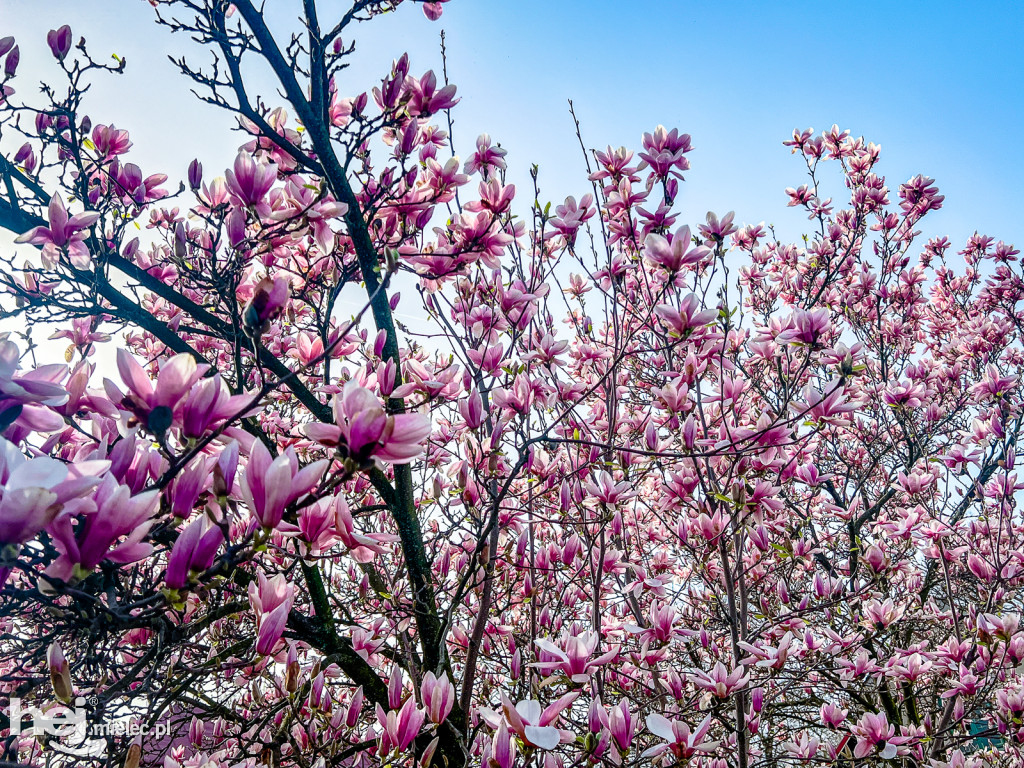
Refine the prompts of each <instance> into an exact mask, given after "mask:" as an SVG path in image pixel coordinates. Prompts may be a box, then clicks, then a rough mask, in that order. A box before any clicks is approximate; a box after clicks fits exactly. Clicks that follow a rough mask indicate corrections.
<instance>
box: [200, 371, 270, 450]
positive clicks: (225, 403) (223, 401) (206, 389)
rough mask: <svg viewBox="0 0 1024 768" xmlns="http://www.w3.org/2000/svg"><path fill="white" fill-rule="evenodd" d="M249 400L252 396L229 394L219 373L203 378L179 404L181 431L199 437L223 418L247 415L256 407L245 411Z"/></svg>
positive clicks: (218, 423) (214, 427) (213, 427)
mask: <svg viewBox="0 0 1024 768" xmlns="http://www.w3.org/2000/svg"><path fill="white" fill-rule="evenodd" d="M252 400H253V398H252V395H245V394H242V395H232V394H231V391H230V390H229V389H228V386H227V384H225V383H224V380H223V379H222V378H221V376H220V374H219V373H217V374H214V375H213V376H211V377H209V378H206V379H203V380H202V381H200V382H199V383H198V384H197V385H195V386H194V387H193V388H192V389H191V391H190V392H189V394H188V396H187V397H186V399H185V402H184V405H183V406H182V421H181V433H182V435H184V436H185V437H194V438H198V437H202V435H203V434H204V433H205V432H207V431H209V430H213V429H216V428H217V426H219V425H220V424H221V423H222V422H223V421H224V420H225V419H229V418H238V417H241V416H245V415H250V414H251V413H252V412H254V411H256V410H258V409H259V406H256V407H254V408H253V409H252V411H249V412H248V413H246V412H245V409H246V406H248V405H249V404H250V403H252Z"/></svg>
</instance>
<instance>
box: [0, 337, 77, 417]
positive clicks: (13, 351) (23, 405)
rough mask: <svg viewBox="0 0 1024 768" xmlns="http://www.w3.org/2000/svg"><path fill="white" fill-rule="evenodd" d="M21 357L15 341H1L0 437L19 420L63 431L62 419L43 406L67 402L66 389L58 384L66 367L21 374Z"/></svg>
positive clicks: (56, 366)
mask: <svg viewBox="0 0 1024 768" xmlns="http://www.w3.org/2000/svg"><path fill="white" fill-rule="evenodd" d="M19 357H20V355H19V352H18V346H17V345H16V344H15V343H14V342H13V341H7V340H6V339H4V340H2V341H0V434H2V433H3V432H5V431H6V430H7V428H8V427H10V426H11V424H13V423H14V422H15V421H19V420H23V421H26V422H27V423H28V426H30V427H31V428H32V429H36V430H40V431H50V429H60V428H61V427H62V426H63V424H64V422H63V420H62V419H60V417H57V416H56V415H55V414H53V413H52V412H51V411H50V410H49V408H45V407H43V406H59V405H63V404H64V403H66V402H67V400H68V392H67V390H66V389H65V388H64V387H62V386H61V385H60V384H58V383H57V381H59V380H60V379H62V378H63V377H64V376H65V375H66V374H67V370H68V369H67V366H66V365H44V366H40V367H39V368H36V369H35V370H33V371H29V372H28V373H23V374H19V373H18V361H19Z"/></svg>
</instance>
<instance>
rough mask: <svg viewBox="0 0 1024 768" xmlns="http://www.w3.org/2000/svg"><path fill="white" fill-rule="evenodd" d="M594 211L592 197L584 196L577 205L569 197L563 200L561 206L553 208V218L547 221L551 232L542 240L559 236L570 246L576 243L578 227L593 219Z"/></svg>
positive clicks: (574, 200)
mask: <svg viewBox="0 0 1024 768" xmlns="http://www.w3.org/2000/svg"><path fill="white" fill-rule="evenodd" d="M595 210H596V209H595V208H594V196H593V195H591V194H586V195H584V196H583V197H582V198H581V199H580V202H579V204H577V203H576V198H575V197H573V196H572V195H570V196H569V197H567V198H565V203H564V204H563V205H559V206H556V207H555V217H554V218H553V219H549V220H548V226H550V227H551V231H549V232H546V233H545V234H544V238H545V239H550V238H552V237H558V236H559V235H561V236H562V237H564V238H565V241H566V242H567V243H569V244H570V245H572V244H573V243H575V242H576V235H577V234H578V233H579V231H580V227H582V226H583V225H584V224H585V223H586V222H587V220H588V219H590V218H592V217H593V215H594V213H595Z"/></svg>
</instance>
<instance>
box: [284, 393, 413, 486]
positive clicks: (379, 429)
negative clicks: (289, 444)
mask: <svg viewBox="0 0 1024 768" xmlns="http://www.w3.org/2000/svg"><path fill="white" fill-rule="evenodd" d="M334 421H335V423H334V424H307V425H306V426H305V427H304V428H303V431H304V432H305V433H306V435H307V436H308V437H309V438H310V439H312V440H316V441H317V442H318V443H320V444H321V445H326V446H328V447H331V448H337V449H338V451H339V453H341V454H342V456H344V457H345V458H347V459H351V460H352V461H353V462H354V463H355V465H356V466H357V467H366V466H368V465H369V463H370V462H372V461H378V462H383V461H386V462H390V463H391V464H408V463H410V462H411V461H413V460H414V459H415V458H416V457H417V456H419V455H420V454H422V453H423V449H424V443H425V441H426V439H427V437H429V436H430V420H429V419H428V418H427V417H426V416H424V415H422V414H419V413H400V414H396V415H393V416H392V415H390V414H388V413H387V411H385V410H384V408H383V407H382V406H381V404H380V401H379V400H378V399H377V396H376V395H375V394H373V392H371V391H370V390H368V389H366V388H365V387H361V386H359V385H358V384H357V383H356V382H354V381H350V382H348V384H346V385H345V389H344V390H343V391H342V393H341V394H340V395H335V396H334Z"/></svg>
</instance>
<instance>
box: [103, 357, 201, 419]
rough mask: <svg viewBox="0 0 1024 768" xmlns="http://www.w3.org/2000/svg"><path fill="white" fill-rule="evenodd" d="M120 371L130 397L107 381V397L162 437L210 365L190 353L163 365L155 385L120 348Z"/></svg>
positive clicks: (104, 383) (118, 363)
mask: <svg viewBox="0 0 1024 768" xmlns="http://www.w3.org/2000/svg"><path fill="white" fill-rule="evenodd" d="M117 369H118V371H119V372H120V374H121V380H122V381H123V382H124V383H125V385H126V386H127V387H128V394H126V395H123V394H122V393H121V391H120V390H119V389H118V387H117V385H116V384H114V383H113V382H112V381H110V380H109V379H104V380H103V385H104V387H105V388H106V392H107V396H108V397H109V398H110V400H111V401H112V402H114V403H117V404H118V405H119V406H120V407H122V408H124V409H125V410H127V411H130V412H131V413H133V414H134V415H135V416H136V418H138V419H139V420H140V421H141V422H142V423H143V425H145V427H146V428H147V429H148V430H150V431H151V432H154V433H158V434H159V433H162V432H165V431H166V430H167V429H169V428H170V427H171V425H172V424H173V423H174V421H175V417H176V415H177V414H178V413H179V412H180V406H181V404H182V401H183V400H184V398H185V397H186V396H187V395H188V394H189V393H190V392H191V391H192V387H193V385H195V383H196V382H197V381H199V379H200V377H201V376H202V375H203V374H204V373H205V372H206V370H207V366H205V365H203V366H200V365H198V364H197V363H196V361H195V358H194V357H192V356H191V355H189V354H184V353H183V354H180V355H175V356H174V357H172V358H170V359H169V360H166V361H164V363H163V364H162V365H161V366H160V372H159V373H158V374H157V377H156V382H154V381H153V380H152V379H151V378H150V377H149V375H148V374H147V373H146V371H145V370H144V369H143V367H142V366H141V365H139V364H138V362H136V360H135V358H133V357H132V355H131V353H130V352H128V351H127V350H125V349H118V350H117Z"/></svg>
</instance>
